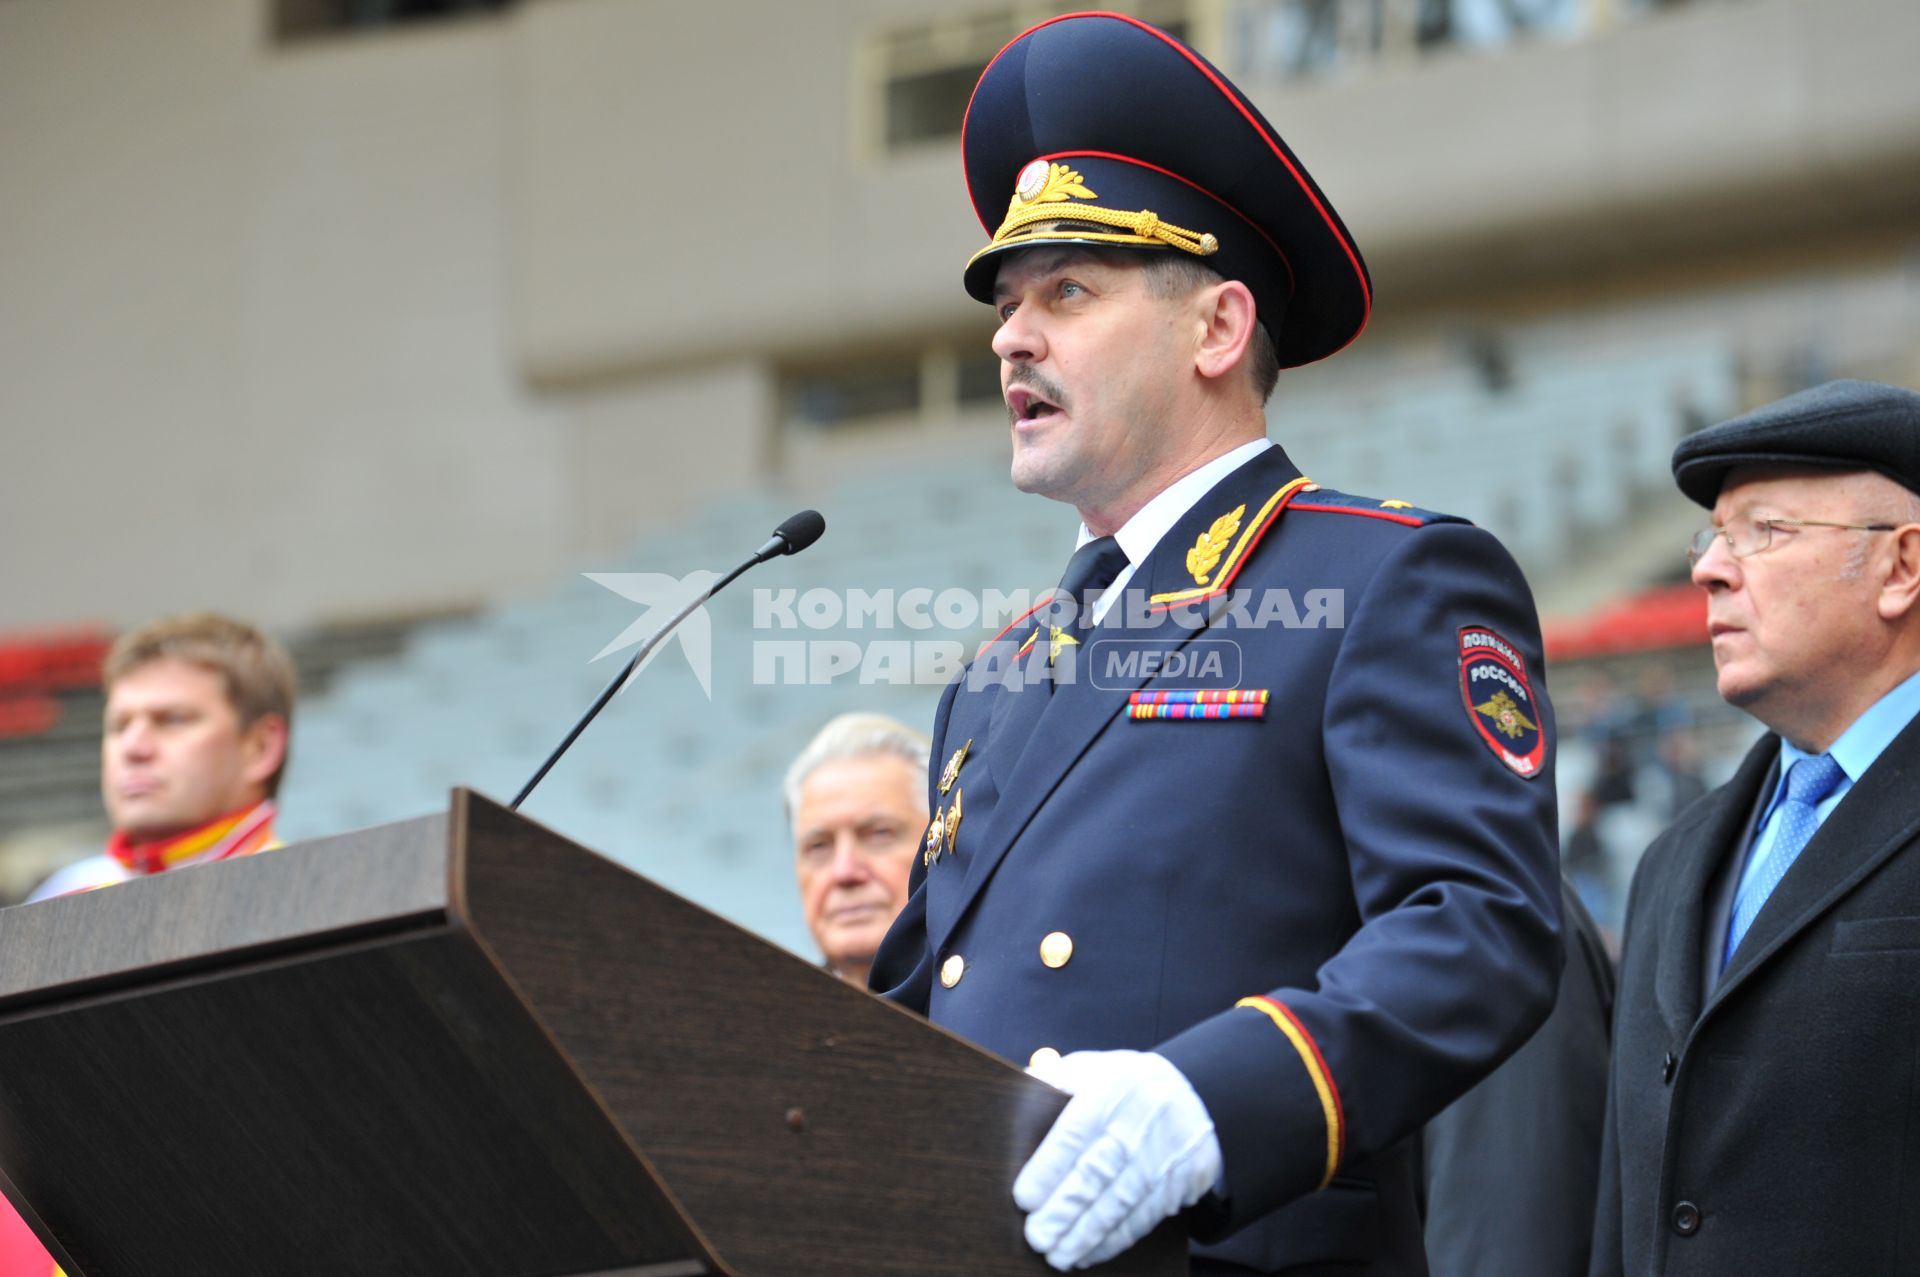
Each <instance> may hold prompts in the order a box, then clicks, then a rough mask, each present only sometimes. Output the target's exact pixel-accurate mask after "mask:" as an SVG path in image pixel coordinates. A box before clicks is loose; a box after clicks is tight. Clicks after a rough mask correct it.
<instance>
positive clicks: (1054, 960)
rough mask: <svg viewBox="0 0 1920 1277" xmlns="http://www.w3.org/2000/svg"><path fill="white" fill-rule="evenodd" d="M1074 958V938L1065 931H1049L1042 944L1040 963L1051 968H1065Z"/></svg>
mask: <svg viewBox="0 0 1920 1277" xmlns="http://www.w3.org/2000/svg"><path fill="white" fill-rule="evenodd" d="M1072 957H1073V937H1072V936H1070V935H1068V934H1067V933H1066V932H1064V931H1049V932H1047V935H1046V939H1044V940H1042V941H1041V942H1040V961H1042V962H1044V963H1046V964H1047V965H1048V966H1050V967H1056V968H1058V967H1064V966H1066V965H1067V962H1068V961H1069V960H1070V959H1071V958H1072Z"/></svg>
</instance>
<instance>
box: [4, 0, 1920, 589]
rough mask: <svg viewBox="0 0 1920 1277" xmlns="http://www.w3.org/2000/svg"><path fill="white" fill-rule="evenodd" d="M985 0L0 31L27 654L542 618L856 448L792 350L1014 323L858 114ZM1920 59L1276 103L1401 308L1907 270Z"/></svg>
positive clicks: (1855, 7)
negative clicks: (543, 587)
mask: <svg viewBox="0 0 1920 1277" xmlns="http://www.w3.org/2000/svg"><path fill="white" fill-rule="evenodd" d="M953 7H954V6H953V4H952V0H833V2H832V3H820V4H808V5H804V6H802V5H791V4H777V3H772V2H770V0H754V2H753V3H745V2H744V0H743V2H742V3H736V4H677V5H676V4H666V3H660V2H658V0H544V2H529V3H526V4H523V5H522V6H520V7H519V8H517V9H515V10H513V11H510V12H509V13H508V14H507V15H505V16H503V17H500V18H490V19H478V20H468V21H462V22H454V23H445V24H434V25H430V26H426V27H421V28H418V29H408V30H399V31H394V32H390V33H382V34H379V35H376V36H370V37H361V38H353V39H343V40H338V41H322V42H317V43H310V44H304V45H298V46H290V47H279V46H275V45H273V44H272V43H271V42H270V41H269V40H268V39H267V37H266V35H265V33H264V31H263V12H264V8H265V6H264V4H262V3H256V2H252V0H168V3H166V4H164V5H159V4H153V3H151V0H9V2H8V3H5V4H0V447H3V448H4V457H3V458H0V627H11V626H19V625H25V624H32V623H39V622H46V621H59V620H71V619H82V618H98V619H102V620H106V621H111V622H124V621H129V620H133V619H137V618H139V617H142V616H145V615H150V614H152V613H155V612H158V611H162V610H170V609H175V608H180V607H184V606H195V605H205V606H218V607H226V608H230V609H233V610H235V611H239V612H242V613H245V614H248V615H252V616H255V617H258V618H260V619H262V620H264V621H267V622H269V623H272V624H279V625H293V624H299V623H302V622H305V621H309V620H313V619H318V618H325V617H340V616H344V615H352V614H356V613H358V614H365V613H390V612H396V611H407V610H414V609H424V608H431V607H434V606H439V605H443V604H450V603H459V602H467V601H472V600H476V599H483V598H489V597H498V596H501V595H511V594H515V593H519V592H525V591H530V590H532V589H534V588H536V587H537V586H538V585H539V584H541V583H543V582H546V581H549V580H551V579H553V578H554V577H556V576H557V575H559V574H561V573H564V572H567V571H572V570H578V569H579V568H581V567H591V566H598V565H599V564H598V563H596V562H595V560H596V558H603V557H604V556H607V555H610V554H611V553H612V552H613V551H614V550H616V549H617V548H618V547H619V546H620V545H622V544H623V543H624V542H625V541H626V540H627V539H628V538H629V537H631V536H632V535H633V533H634V532H635V531H636V530H638V529H640V528H643V527H647V526H663V525H665V524H667V523H670V522H671V521H673V520H674V519H675V518H677V517H679V516H680V515H681V514H683V513H684V512H685V511H687V510H688V509H689V508H691V507H692V506H693V505H694V504H696V503H698V502H699V501H700V500H701V499H702V498H703V497H704V496H706V495H709V494H721V493H724V492H726V491H728V490H729V489H730V488H733V487H737V486H739V485H740V484H742V483H743V482H745V481H747V480H749V479H751V478H754V477H757V476H761V475H764V474H765V473H767V472H769V471H771V470H774V469H776V468H783V467H787V466H789V465H791V466H793V467H795V468H796V469H797V470H798V471H799V472H800V477H801V478H802V479H803V480H804V478H805V476H807V475H810V474H813V473H815V472H820V473H822V474H824V473H825V472H826V471H827V470H828V469H829V468H830V464H829V463H835V464H837V463H836V462H833V459H834V458H835V457H836V456H837V455H838V454H843V453H845V452H846V451H847V447H848V445H845V444H841V443H838V442H835V443H832V444H827V445H817V444H814V443H807V442H800V443H797V444H796V445H794V446H792V447H788V448H785V449H783V448H782V447H781V446H780V445H779V443H778V441H777V438H776V435H777V431H776V410H775V396H774V382H775V366H776V364H777V362H778V361H780V360H782V359H786V358H790V357H804V356H807V355H809V354H813V353H818V352H825V351H838V350H858V349H860V348H861V346H862V344H863V343H868V342H879V341H896V342H897V341H899V340H901V338H902V334H907V335H909V336H911V335H912V334H916V333H924V334H935V333H939V334H951V333H953V332H974V331H977V332H978V333H979V334H980V339H981V340H984V339H985V332H986V329H985V323H986V320H985V316H984V312H983V311H982V310H981V309H980V308H978V307H977V306H975V305H974V304H973V303H972V302H970V301H968V300H967V299H966V298H965V297H964V296H963V295H962V294H961V293H960V291H959V289H958V288H957V286H956V285H957V276H958V271H959V266H960V263H961V262H962V261H963V260H964V259H965V256H966V254H967V253H968V252H969V251H971V249H972V247H974V246H975V245H976V244H977V242H978V241H979V239H980V231H979V228H978V226H977V225H976V224H975V223H974V222H973V219H972V216H971V213H970V211H969V209H968V208H967V205H966V203H965V200H964V197H963V195H962V192H961V188H960V181H959V175H958V166H957V160H956V156H955V154H954V148H953V147H952V146H950V145H939V146H934V147H931V148H927V149H923V150H920V151H916V152H914V153H911V154H908V155H905V156H901V157H896V158H893V159H890V160H885V161H881V160H877V159H875V158H873V157H870V156H867V155H865V154H863V153H862V152H861V150H860V148H859V146H858V145H857V144H856V142H855V141H854V130H853V127H852V125H851V123H850V121H851V119H852V118H853V116H854V114H855V104H854V102H853V101H852V99H851V97H850V95H851V94H852V93H853V92H854V91H855V83H856V77H855V70H854V68H855V54H854V50H855V47H856V45H857V43H858V41H859V40H860V39H861V38H862V36H863V34H865V33H867V32H868V31H870V30H872V29H873V28H874V26H875V25H876V24H879V23H883V22H884V23H895V22H903V21H911V20H913V19H914V18H915V17H916V16H920V17H924V16H929V15H933V14H936V13H943V12H950V11H952V9H953ZM1916 45H1920V6H1914V5H1912V4H1910V3H1907V2H1906V0H1743V2H1740V3H1725V4H1711V5H1701V6H1699V7H1698V8H1695V9H1688V10H1681V11H1678V12H1675V13H1673V14H1668V15H1662V16H1660V17H1658V18H1656V19H1649V20H1647V21H1645V22H1643V23H1640V24H1638V25H1633V26H1625V27H1622V28H1620V29H1618V30H1616V31H1612V32H1608V33H1604V34H1602V35H1600V36H1597V37H1595V38H1593V39H1590V40H1587V41H1584V42H1580V43H1576V44H1566V45H1556V44H1543V45H1538V46H1533V47H1529V48H1525V49H1520V50H1514V51H1509V52H1506V53H1503V54H1499V55H1484V56H1474V57H1468V56H1460V57H1446V58H1434V59H1430V60H1426V61H1422V62H1420V63H1418V64H1413V65H1407V66H1403V67H1386V68H1382V69H1378V70H1376V71H1373V72H1370V73H1366V74H1355V75H1352V76H1350V77H1346V78H1341V79H1334V80H1331V81H1328V82H1325V83H1316V84H1313V85H1308V86H1301V87H1285V86H1277V85H1260V84H1251V85H1249V86H1248V87H1249V89H1250V91H1251V92H1253V93H1254V95H1255V96H1256V97H1257V99H1258V100H1259V101H1260V103H1261V105H1262V107H1263V109H1265V110H1266V111H1267V112H1268V113H1269V115H1270V116H1271V117H1272V118H1273V119H1274V120H1275V122H1276V123H1277V124H1278V126H1279V127H1280V128H1281V129H1282V130H1283V132H1285V133H1286V134H1287V136H1288V138H1289V140H1290V141H1291V142H1293V143H1294V144H1295V145H1296V147H1297V149H1298V150H1299V151H1300V153H1301V154H1302V156H1303V157H1304V158H1305V159H1306V160H1307V162H1308V163H1309V164H1310V165H1311V166H1312V167H1313V168H1314V170H1315V172H1316V174H1317V175H1318V176H1319V177H1320V178H1321V180H1322V182H1323V184H1324V185H1325V186H1326V187H1327V189H1328V190H1329V191H1330V192H1331V193H1332V195H1333V197H1334V198H1335V200H1336V201H1337V203H1338V204H1339V206H1340V207H1341V209H1342V211H1343V213H1344V214H1345V216H1346V218H1347V220H1348V222H1349V223H1350V225H1351V226H1352V227H1353V229H1354V230H1355V233H1356V235H1357V236H1358V237H1359V238H1360V240H1361V243H1362V245H1363V246H1364V248H1365V249H1366V251H1367V253H1368V256H1369V259H1370V261H1371V262H1372V264H1373V266H1374V268H1375V275H1376V282H1377V284H1378V285H1379V292H1380V295H1381V298H1382V306H1383V315H1384V314H1385V313H1386V309H1387V308H1388V307H1389V305H1391V307H1392V308H1393V309H1394V311H1395V313H1402V314H1404V313H1411V312H1415V311H1418V310H1419V309H1420V308H1421V307H1427V308H1429V309H1432V308H1434V307H1444V306H1445V305H1447V304H1449V299H1450V298H1451V297H1454V296H1456V295H1458V294H1460V293H1462V292H1470V291H1478V292H1481V293H1484V292H1485V291H1486V290H1488V289H1502V288H1504V289H1507V290H1510V291H1511V290H1519V291H1521V292H1525V291H1526V290H1529V289H1531V290H1534V291H1536V292H1539V293H1541V294H1542V295H1548V294H1553V293H1554V292H1555V291H1556V290H1560V291H1563V292H1564V291H1565V290H1567V289H1569V288H1570V287H1571V288H1574V289H1576V290H1577V289H1578V288H1580V287H1584V286H1586V285H1588V284H1590V283H1592V282H1593V281H1597V280H1600V279H1602V278H1603V277H1604V276H1605V275H1606V274H1607V273H1608V272H1616V271H1637V272H1639V273H1640V274H1641V276H1642V277H1645V276H1646V275H1647V274H1648V273H1649V272H1654V273H1657V272H1658V271H1660V270H1662V269H1664V268H1665V267H1664V266H1663V263H1675V262H1685V261H1687V260H1689V259H1690V258H1691V257H1692V256H1693V255H1696V254H1698V253H1701V252H1704V251H1712V252H1717V253H1722V254H1724V253H1726V252H1728V251H1734V252H1736V253H1739V252H1745V253H1747V254H1749V255H1750V256H1749V260H1750V261H1751V263H1752V268H1753V269H1756V270H1761V269H1765V268H1766V263H1767V262H1769V261H1770V260H1771V259H1772V257H1773V255H1774V253H1775V251H1776V248H1777V246H1778V245H1779V244H1781V243H1783V242H1791V243H1793V244H1794V245H1796V246H1797V247H1801V246H1804V245H1806V244H1808V243H1824V244H1832V245H1844V244H1846V243H1848V242H1850V241H1851V240H1853V239H1854V238H1855V237H1856V236H1858V235H1861V234H1863V233H1866V232H1871V234H1872V235H1874V236H1878V241H1879V242H1881V243H1883V244H1886V245H1889V247H1887V248H1885V250H1884V252H1885V253H1887V254H1891V255H1892V256H1893V258H1894V259H1896V260H1897V256H1898V253H1899V252H1900V251H1902V250H1901V248H1900V247H1899V245H1900V243H1902V242H1903V239H1902V237H1903V236H1904V237H1906V239H1908V240H1910V239H1911V237H1912V235H1913V233H1914V232H1913V228H1914V227H1915V226H1916V225H1920V217H1916V210H1920V77H1914V76H1912V75H1911V74H1910V73H1909V72H1908V68H1906V67H1905V66H1904V65H1902V62H1903V53H1904V51H1905V50H1908V49H1911V48H1913V47H1916ZM1650 263H1651V264H1650ZM1390 327H1391V326H1390V325H1389V330H1390ZM996 443H997V440H996V439H995V438H993V437H991V436H990V435H989V436H983V437H982V446H983V447H986V446H993V445H994V444H996ZM886 446H887V447H889V448H893V449H897V450H898V451H900V452H903V453H908V454H910V453H911V451H912V449H913V447H914V440H913V439H912V438H910V437H907V436H900V437H897V438H894V439H893V440H892V441H891V442H890V443H888V444H887V445H886Z"/></svg>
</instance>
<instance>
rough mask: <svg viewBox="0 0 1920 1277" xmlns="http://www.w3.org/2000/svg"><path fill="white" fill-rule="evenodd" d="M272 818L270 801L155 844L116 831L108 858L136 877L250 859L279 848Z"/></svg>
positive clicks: (108, 841)
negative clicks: (132, 840) (213, 862)
mask: <svg viewBox="0 0 1920 1277" xmlns="http://www.w3.org/2000/svg"><path fill="white" fill-rule="evenodd" d="M273 816H274V806H273V802H272V800H271V799H269V800H267V801H265V802H261V803H257V804H255V805H254V806H252V807H248V808H245V809H243V810H241V811H236V812H230V813H228V814H227V815H225V816H222V817H220V818H219V819H217V820H213V821H209V822H208V823H206V824H204V825H201V826H200V827H199V828H197V829H189V830H188V831H187V832H185V833H183V834H175V835H174V836H173V837H171V838H160V839H156V840H154V841H152V842H141V843H135V842H131V841H129V840H128V838H127V835H126V834H125V833H123V832H121V831H120V830H115V831H114V834H113V836H112V837H111V838H109V839H107V854H108V855H110V856H112V857H113V858H114V859H115V860H116V861H118V862H119V863H120V864H121V865H122V866H123V867H124V868H126V869H127V871H128V872H130V873H134V874H157V873H160V872H162V871H164V870H168V869H179V868H181V867H183V866H185V865H203V864H208V863H211V862H212V861H215V860H227V859H230V858H232V857H234V856H251V855H252V854H253V853H254V852H256V851H265V850H267V849H268V848H270V847H277V846H279V843H278V842H277V841H276V840H275V839H274V836H273Z"/></svg>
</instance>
